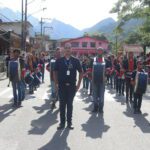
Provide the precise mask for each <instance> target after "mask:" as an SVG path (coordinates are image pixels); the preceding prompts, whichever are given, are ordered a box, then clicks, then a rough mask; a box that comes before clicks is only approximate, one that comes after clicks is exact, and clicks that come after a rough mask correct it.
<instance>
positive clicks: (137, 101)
mask: <svg viewBox="0 0 150 150" xmlns="http://www.w3.org/2000/svg"><path fill="white" fill-rule="evenodd" d="M142 96H143V94H138V93H134V109H137V110H140V109H141V104H142Z"/></svg>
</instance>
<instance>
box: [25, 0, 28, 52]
mask: <svg viewBox="0 0 150 150" xmlns="http://www.w3.org/2000/svg"><path fill="white" fill-rule="evenodd" d="M27 5H28V2H27V0H25V20H24V21H25V22H24V24H25V25H24V50H25V52H27V47H26V37H27V7H28V6H27Z"/></svg>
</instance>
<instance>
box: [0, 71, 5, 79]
mask: <svg viewBox="0 0 150 150" xmlns="http://www.w3.org/2000/svg"><path fill="white" fill-rule="evenodd" d="M4 79H6V72H0V80H4Z"/></svg>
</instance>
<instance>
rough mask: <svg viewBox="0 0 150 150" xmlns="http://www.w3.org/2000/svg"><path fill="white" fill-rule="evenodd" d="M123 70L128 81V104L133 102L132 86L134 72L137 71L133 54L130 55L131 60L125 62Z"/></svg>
mask: <svg viewBox="0 0 150 150" xmlns="http://www.w3.org/2000/svg"><path fill="white" fill-rule="evenodd" d="M123 68H124V69H125V81H126V103H128V102H129V100H130V102H133V100H132V97H133V85H132V84H131V77H132V72H133V71H134V70H135V69H136V59H134V57H133V52H130V53H129V58H128V59H127V58H125V59H124V60H123Z"/></svg>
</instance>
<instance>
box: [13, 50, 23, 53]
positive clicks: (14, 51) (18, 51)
mask: <svg viewBox="0 0 150 150" xmlns="http://www.w3.org/2000/svg"><path fill="white" fill-rule="evenodd" d="M16 52H17V53H19V54H20V53H21V52H20V50H19V49H14V50H13V53H16Z"/></svg>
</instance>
